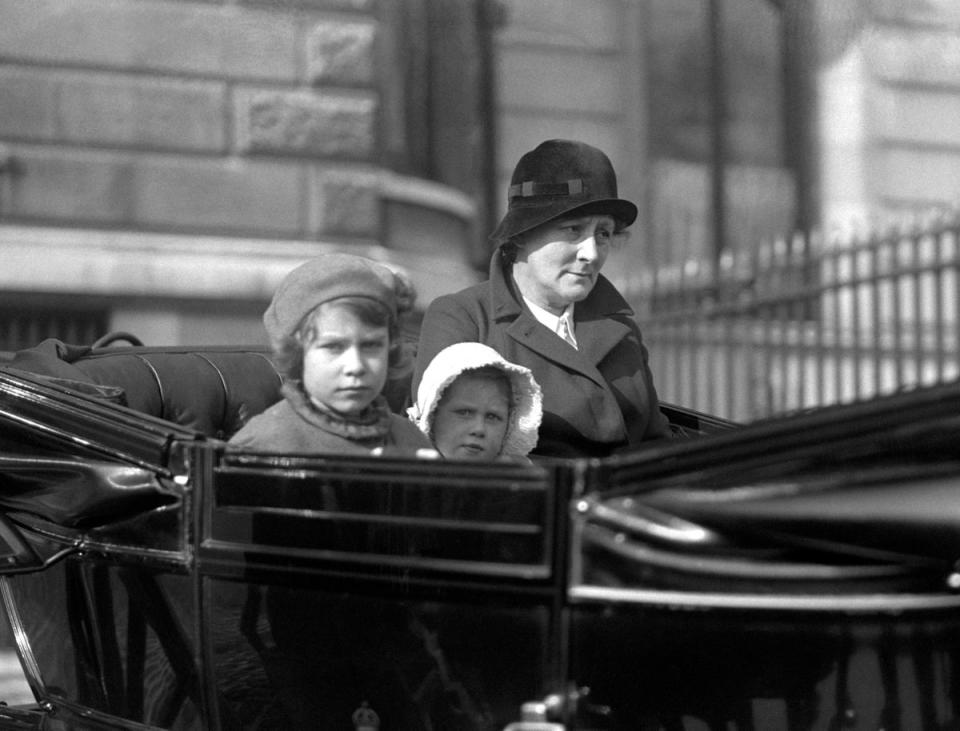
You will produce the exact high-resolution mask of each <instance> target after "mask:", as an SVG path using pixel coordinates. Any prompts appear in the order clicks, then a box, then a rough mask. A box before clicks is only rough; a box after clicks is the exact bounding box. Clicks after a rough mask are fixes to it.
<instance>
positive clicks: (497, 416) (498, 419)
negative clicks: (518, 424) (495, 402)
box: [487, 414, 503, 424]
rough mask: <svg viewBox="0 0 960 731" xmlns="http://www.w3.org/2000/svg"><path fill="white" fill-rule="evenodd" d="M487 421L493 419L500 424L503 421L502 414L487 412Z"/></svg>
mask: <svg viewBox="0 0 960 731" xmlns="http://www.w3.org/2000/svg"><path fill="white" fill-rule="evenodd" d="M487 421H492V422H495V423H497V424H499V423H500V422H501V421H503V417H502V416H501V415H500V414H487Z"/></svg>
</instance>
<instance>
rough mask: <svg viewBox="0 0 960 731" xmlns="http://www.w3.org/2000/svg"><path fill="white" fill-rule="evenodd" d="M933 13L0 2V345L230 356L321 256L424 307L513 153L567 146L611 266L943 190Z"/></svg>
mask: <svg viewBox="0 0 960 731" xmlns="http://www.w3.org/2000/svg"><path fill="white" fill-rule="evenodd" d="M957 12H958V11H957V9H956V7H955V3H953V2H943V1H941V0H909V1H907V2H898V1H894V0H836V1H834V0H683V1H682V2H678V0H0V18H2V19H3V22H2V23H0V258H2V266H0V350H3V349H4V348H9V347H10V346H11V344H22V343H29V342H32V341H35V340H36V339H37V338H38V337H40V336H41V335H43V334H44V333H47V332H57V333H60V334H61V335H62V336H63V337H70V338H73V339H75V340H78V341H80V342H85V341H88V340H89V339H90V337H91V335H92V334H93V333H96V332H102V331H104V330H107V329H122V330H129V331H131V332H134V333H135V334H137V335H139V336H140V337H141V338H142V339H144V340H146V341H148V342H150V343H154V344H167V343H171V344H173V343H185V342H202V343H220V342H240V341H247V342H249V341H251V340H256V339H257V338H260V337H262V335H261V326H260V322H259V317H260V313H261V312H262V310H263V307H264V306H265V304H266V302H267V300H268V299H269V296H270V294H271V293H272V291H273V288H274V287H275V285H276V283H277V282H278V281H279V279H280V278H281V277H282V276H283V274H284V273H285V272H286V271H288V270H289V269H290V268H291V267H292V266H294V265H295V264H297V263H299V262H300V261H302V260H303V259H305V258H308V257H309V256H312V255H314V254H316V253H318V252H320V251H325V250H331V249H336V250H342V249H344V248H346V249H348V250H351V251H356V252H358V253H362V254H365V255H369V256H372V257H375V258H379V259H383V260H385V261H388V262H393V263H395V264H397V265H398V266H402V267H404V268H405V269H407V270H408V271H409V272H410V273H411V275H412V276H413V277H414V280H415V281H416V282H417V284H418V287H419V289H420V292H421V296H420V304H421V306H425V305H426V304H427V303H428V302H429V301H430V300H431V299H432V298H433V297H434V296H436V295H437V294H439V293H440V292H443V291H449V290H451V289H454V288H457V287H460V286H463V285H465V284H467V283H469V282H472V281H475V280H476V279H478V278H481V277H483V276H484V270H485V263H486V260H487V258H488V254H489V247H488V245H487V242H486V238H485V237H486V232H488V231H489V230H490V229H491V228H492V226H493V224H494V223H495V221H496V219H497V218H498V216H499V214H500V213H502V210H503V208H504V206H505V200H504V197H503V191H504V190H505V188H506V182H507V180H508V179H509V175H510V171H511V168H512V166H513V164H514V163H515V161H516V160H517V158H518V157H519V156H520V155H521V154H522V153H523V152H525V151H526V150H529V149H532V148H533V147H534V146H535V145H536V144H537V143H538V142H540V141H541V140H543V139H547V138H550V137H575V138H579V139H583V140H586V141H588V142H591V143H593V144H595V145H597V146H599V147H601V148H602V149H604V150H605V151H607V152H608V154H609V155H610V157H611V158H612V159H613V161H614V163H615V165H616V168H617V171H618V174H619V177H620V184H621V194H622V195H624V196H625V197H628V198H631V199H633V200H635V201H637V203H638V204H639V206H640V209H641V216H640V218H639V220H638V222H637V224H636V225H635V226H634V227H633V236H632V240H631V243H630V245H629V246H628V247H627V248H626V249H624V250H623V251H621V252H618V253H617V254H615V255H614V260H613V262H612V263H611V264H610V265H609V266H608V271H609V272H610V274H611V276H612V278H614V279H615V280H616V281H617V283H618V284H620V285H621V286H622V287H623V288H624V289H625V290H627V291H628V292H629V291H632V290H633V288H634V286H635V285H638V283H639V282H640V280H641V279H642V277H643V275H644V273H645V272H647V271H649V270H650V269H651V268H653V267H656V266H660V265H662V264H663V263H676V262H677V261H683V260H685V259H687V258H691V257H693V258H696V257H701V258H703V257H706V258H709V257H710V256H716V255H717V254H718V253H719V251H720V250H722V249H723V248H724V247H726V248H730V247H736V248H738V249H744V248H746V249H749V248H750V247H754V246H756V245H757V243H758V242H759V241H761V240H762V239H764V238H769V237H771V236H774V235H778V234H782V233H784V232H789V231H790V230H791V229H793V228H795V227H798V226H799V227H811V226H829V225H831V224H833V223H836V222H840V223H846V222H847V220H848V219H851V218H853V217H859V218H861V219H864V218H866V219H869V218H870V217H873V216H877V215H882V214H887V213H892V214H898V215H899V214H909V213H911V212H916V211H920V210H926V209H928V208H930V207H941V208H942V207H946V206H950V205H952V203H953V201H955V200H956V197H957V194H958V191H957V181H958V180H960V175H956V171H957V168H958V166H960V152H958V151H960V143H958V141H957V139H956V132H955V130H954V127H955V125H952V124H951V120H952V118H953V117H954V116H955V115H953V114H952V111H953V109H954V107H955V106H957V104H958V101H957V100H958V99H960V93H958V92H960V83H958V81H957V80H958V79H960V74H958V72H957V68H958V63H957V61H956V59H957V58H960V55H958V54H957V53H956V52H955V51H956V48H955V46H956V45H957V44H958V42H960V41H958V37H957V34H956V31H955V28H956V21H957V20H958V15H957Z"/></svg>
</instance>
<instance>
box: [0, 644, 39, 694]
mask: <svg viewBox="0 0 960 731" xmlns="http://www.w3.org/2000/svg"><path fill="white" fill-rule="evenodd" d="M0 701H3V702H4V703H6V704H7V705H8V706H20V705H24V704H26V703H33V702H34V697H33V693H32V692H31V690H30V686H29V685H28V684H27V679H26V677H24V675H23V670H22V669H21V667H20V659H19V658H18V657H17V652H16V650H11V649H7V648H4V649H0Z"/></svg>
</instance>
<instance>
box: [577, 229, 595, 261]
mask: <svg viewBox="0 0 960 731" xmlns="http://www.w3.org/2000/svg"><path fill="white" fill-rule="evenodd" d="M599 257H600V249H599V247H598V246H597V239H596V237H595V235H594V234H590V235H589V236H587V238H585V239H583V241H581V242H580V244H579V246H577V258H578V259H580V260H581V261H596V260H597V259H598V258H599Z"/></svg>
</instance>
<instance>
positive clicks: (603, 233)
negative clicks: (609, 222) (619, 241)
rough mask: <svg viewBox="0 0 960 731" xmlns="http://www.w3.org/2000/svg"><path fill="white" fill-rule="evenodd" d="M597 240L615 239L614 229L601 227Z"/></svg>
mask: <svg viewBox="0 0 960 731" xmlns="http://www.w3.org/2000/svg"><path fill="white" fill-rule="evenodd" d="M597 240H598V241H613V231H607V230H606V229H601V230H599V231H597Z"/></svg>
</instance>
